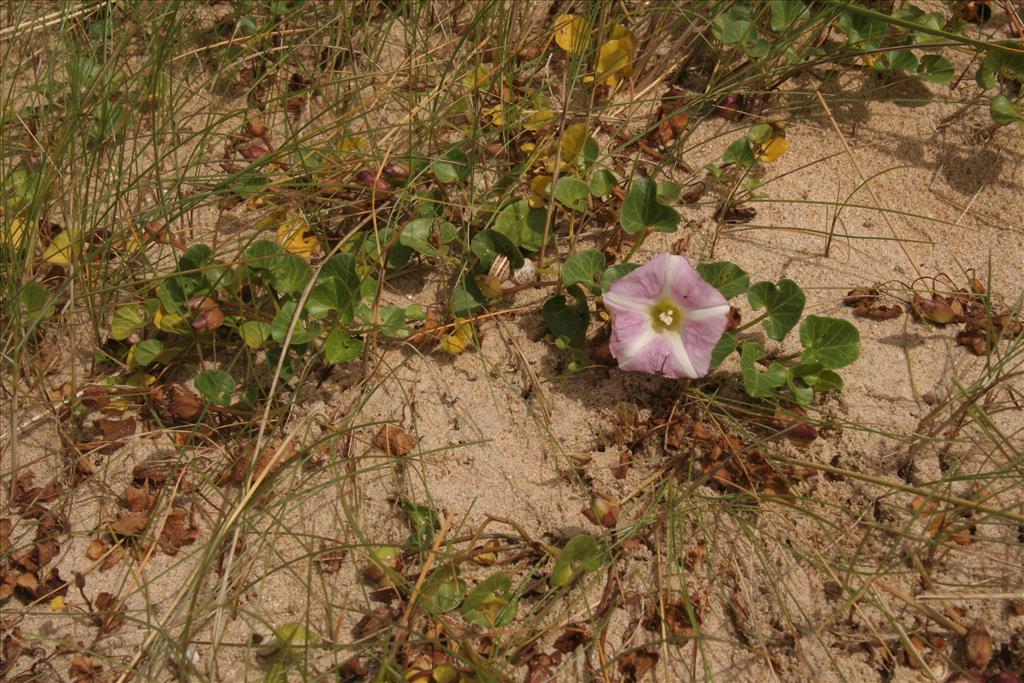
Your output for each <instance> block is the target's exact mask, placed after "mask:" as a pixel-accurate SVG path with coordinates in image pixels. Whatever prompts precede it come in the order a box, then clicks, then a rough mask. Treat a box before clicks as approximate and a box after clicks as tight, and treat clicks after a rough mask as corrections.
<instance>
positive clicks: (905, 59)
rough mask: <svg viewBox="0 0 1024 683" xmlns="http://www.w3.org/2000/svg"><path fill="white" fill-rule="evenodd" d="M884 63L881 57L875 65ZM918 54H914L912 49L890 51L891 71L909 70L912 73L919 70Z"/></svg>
mask: <svg viewBox="0 0 1024 683" xmlns="http://www.w3.org/2000/svg"><path fill="white" fill-rule="evenodd" d="M881 63H882V60H881V59H879V60H878V61H877V62H875V66H878V65H879V64H881ZM917 66H918V62H917V56H916V55H914V53H913V52H911V51H910V50H896V51H895V52H890V53H889V70H890V71H909V72H911V73H913V72H915V71H917Z"/></svg>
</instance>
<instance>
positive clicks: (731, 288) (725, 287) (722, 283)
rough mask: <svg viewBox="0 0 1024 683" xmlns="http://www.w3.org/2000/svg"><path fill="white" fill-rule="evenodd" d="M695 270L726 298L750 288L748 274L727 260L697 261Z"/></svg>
mask: <svg viewBox="0 0 1024 683" xmlns="http://www.w3.org/2000/svg"><path fill="white" fill-rule="evenodd" d="M697 272H698V273H700V276H701V277H702V278H704V281H705V282H707V283H708V284H709V285H711V286H712V287H714V288H715V289H717V290H718V291H719V292H721V293H722V296H724V297H725V298H726V299H731V298H733V297H734V296H738V295H740V294H743V293H744V292H746V291H747V290H748V289H749V288H750V276H749V275H747V273H746V271H745V270H743V269H742V268H740V267H739V266H737V265H736V264H735V263H730V262H729V261H710V262H708V263H698V264H697Z"/></svg>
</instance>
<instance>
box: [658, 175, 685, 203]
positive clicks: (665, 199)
mask: <svg viewBox="0 0 1024 683" xmlns="http://www.w3.org/2000/svg"><path fill="white" fill-rule="evenodd" d="M682 191H683V186H682V185H680V184H679V183H677V182H675V181H673V180H660V181H658V201H659V202H661V203H662V204H664V205H665V206H669V205H671V204H675V203H676V202H678V201H679V194H680V193H681V192H682Z"/></svg>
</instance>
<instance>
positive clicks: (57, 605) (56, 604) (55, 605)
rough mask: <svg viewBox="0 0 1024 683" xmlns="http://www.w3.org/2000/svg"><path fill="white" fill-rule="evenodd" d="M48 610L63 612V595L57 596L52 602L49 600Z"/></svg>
mask: <svg viewBox="0 0 1024 683" xmlns="http://www.w3.org/2000/svg"><path fill="white" fill-rule="evenodd" d="M50 609H52V610H53V611H54V612H63V611H64V596H63V595H58V596H57V597H55V598H54V599H53V600H50Z"/></svg>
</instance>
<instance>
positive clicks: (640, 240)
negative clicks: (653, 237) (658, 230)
mask: <svg viewBox="0 0 1024 683" xmlns="http://www.w3.org/2000/svg"><path fill="white" fill-rule="evenodd" d="M649 234H651V233H650V232H649V231H644V234H642V235H640V237H639V238H638V239H636V240H634V241H633V246H632V247H631V248H630V250H629V253H628V254H626V258H624V259H622V262H623V263H629V261H630V259H632V258H633V254H635V253H636V250H637V249H639V248H640V245H641V244H643V243H644V240H645V239H647V236H648V235H649Z"/></svg>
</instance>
